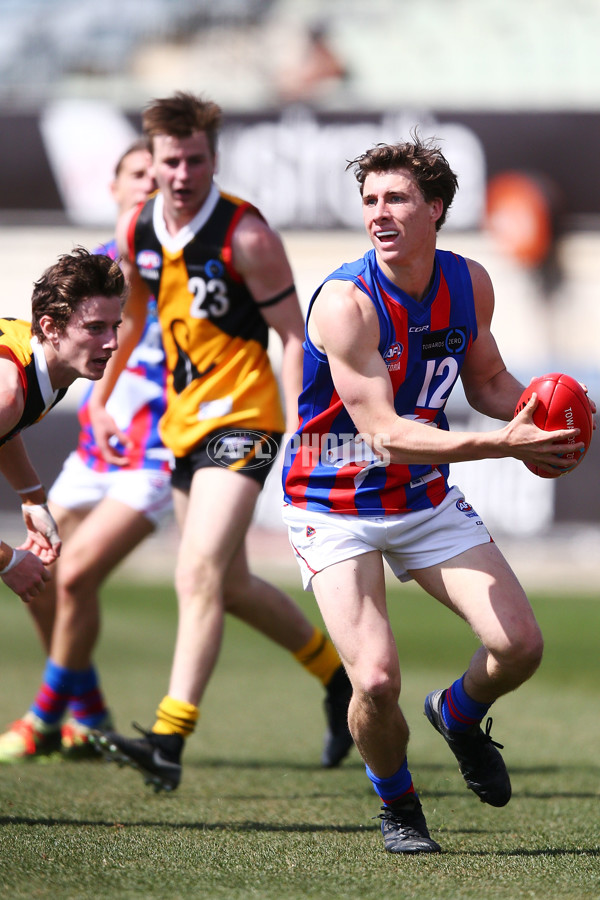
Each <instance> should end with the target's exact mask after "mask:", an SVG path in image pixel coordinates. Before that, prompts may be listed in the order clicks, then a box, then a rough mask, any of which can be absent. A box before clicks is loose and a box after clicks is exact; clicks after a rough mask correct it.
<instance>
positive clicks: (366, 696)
mask: <svg viewBox="0 0 600 900" xmlns="http://www.w3.org/2000/svg"><path fill="white" fill-rule="evenodd" d="M352 683H353V687H354V693H355V695H356V696H358V697H360V698H361V700H362V703H363V704H364V705H366V706H372V707H374V708H381V707H385V706H388V705H396V704H397V703H398V698H399V696H400V673H399V671H397V670H395V669H388V668H386V667H385V666H373V665H371V666H368V667H366V668H364V669H363V670H359V671H358V672H356V671H354V672H353V674H352Z"/></svg>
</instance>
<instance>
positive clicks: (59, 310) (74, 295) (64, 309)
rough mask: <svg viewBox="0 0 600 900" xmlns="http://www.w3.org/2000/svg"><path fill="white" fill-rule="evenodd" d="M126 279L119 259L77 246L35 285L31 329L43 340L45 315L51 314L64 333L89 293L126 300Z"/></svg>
mask: <svg viewBox="0 0 600 900" xmlns="http://www.w3.org/2000/svg"><path fill="white" fill-rule="evenodd" d="M125 294H126V282H125V277H124V275H123V273H122V272H121V269H120V268H119V264H118V262H115V260H114V259H110V257H108V256H102V255H101V254H95V253H90V251H89V250H86V249H85V247H75V249H74V250H73V251H72V252H71V253H65V254H63V255H62V256H60V257H59V258H58V261H57V262H56V263H55V264H54V265H53V266H50V267H49V268H47V269H46V271H45V272H44V274H43V275H42V276H41V278H39V279H38V280H37V281H36V282H35V284H34V286H33V294H32V296H31V333H32V334H34V335H35V336H36V337H37V338H38V339H39V340H40V341H44V340H45V338H44V334H43V332H42V330H41V328H40V319H41V318H42V316H50V317H51V318H52V319H53V320H54V322H55V324H56V326H57V328H58V330H59V331H60V332H62V333H64V331H65V329H66V327H67V324H68V322H69V319H70V318H71V316H72V315H73V313H74V312H75V310H76V309H77V308H78V307H79V306H80V305H81V303H82V302H83V301H84V300H86V299H88V298H89V297H98V296H100V297H121V299H122V300H124V298H125Z"/></svg>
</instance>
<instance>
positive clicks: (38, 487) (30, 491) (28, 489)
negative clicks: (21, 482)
mask: <svg viewBox="0 0 600 900" xmlns="http://www.w3.org/2000/svg"><path fill="white" fill-rule="evenodd" d="M43 487H44V485H43V484H32V485H31V487H26V488H18V489H17V494H33V492H34V491H39V490H41V489H42V488H43Z"/></svg>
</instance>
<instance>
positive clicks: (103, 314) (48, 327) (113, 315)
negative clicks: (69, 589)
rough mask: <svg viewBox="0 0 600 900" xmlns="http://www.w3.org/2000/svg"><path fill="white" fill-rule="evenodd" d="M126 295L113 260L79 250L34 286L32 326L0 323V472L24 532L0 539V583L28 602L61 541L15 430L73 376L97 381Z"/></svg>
mask: <svg viewBox="0 0 600 900" xmlns="http://www.w3.org/2000/svg"><path fill="white" fill-rule="evenodd" d="M124 292H125V281H124V279H123V276H122V274H121V271H120V269H119V267H118V266H117V265H116V264H115V263H114V262H113V261H112V260H110V259H109V258H108V257H106V256H92V255H90V254H89V253H88V251H87V250H84V249H83V248H78V249H76V250H74V251H73V252H72V253H70V254H65V255H64V256H61V257H60V258H59V260H58V262H57V263H55V264H54V265H53V266H50V268H48V269H46V271H45V272H44V274H43V275H42V277H41V278H40V279H39V280H38V281H37V282H36V283H35V285H34V289H33V294H32V299H31V308H32V312H31V323H30V322H24V321H21V320H19V319H11V318H4V319H0V471H1V472H2V474H3V475H4V477H5V478H6V480H7V481H8V482H9V484H10V485H11V487H13V488H14V490H15V491H16V492H17V494H19V496H20V497H21V508H22V512H23V518H24V521H25V527H26V529H27V537H26V540H25V541H24V543H23V544H22V545H21V547H19V548H16V549H15V548H13V547H10V546H9V545H8V544H7V543H5V542H4V541H2V542H0V578H2V581H3V582H4V583H5V584H6V585H7V587H9V588H10V589H11V590H12V591H14V592H15V593H16V594H18V595H19V596H20V597H21V599H22V600H24V601H25V602H26V603H29V602H33V601H34V599H35V598H36V597H37V596H38V595H39V593H40V591H43V589H44V585H45V583H46V582H47V581H48V579H49V577H50V576H49V574H48V571H47V569H46V566H47V565H49V564H50V563H53V562H55V561H56V559H57V558H58V555H59V553H60V550H61V541H60V537H59V534H58V529H57V525H56V522H55V520H54V519H53V517H52V515H51V514H50V512H49V509H48V506H47V503H46V494H45V491H44V488H43V486H42V485H41V484H40V480H39V477H38V475H37V472H36V470H35V468H34V467H33V465H32V463H31V461H30V459H29V457H28V455H27V451H26V449H25V445H24V443H23V439H22V437H21V432H22V431H23V429H24V428H28V427H29V426H31V425H33V424H35V423H36V422H38V421H39V420H40V419H41V418H43V416H45V415H46V414H47V413H48V412H49V411H50V410H51V409H52V407H53V406H55V405H56V404H57V403H58V402H59V400H61V399H62V398H63V397H64V395H65V394H66V391H67V388H68V387H69V386H70V385H71V384H72V383H73V382H74V381H75V380H76V379H77V378H88V379H90V380H91V381H97V380H98V379H99V378H101V377H102V375H103V374H104V370H105V368H106V364H107V362H108V360H109V359H110V357H111V354H112V353H113V351H114V350H115V349H116V347H117V328H118V326H119V324H120V322H121V303H122V300H123V295H124Z"/></svg>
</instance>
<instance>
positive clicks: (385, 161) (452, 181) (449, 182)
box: [346, 134, 458, 231]
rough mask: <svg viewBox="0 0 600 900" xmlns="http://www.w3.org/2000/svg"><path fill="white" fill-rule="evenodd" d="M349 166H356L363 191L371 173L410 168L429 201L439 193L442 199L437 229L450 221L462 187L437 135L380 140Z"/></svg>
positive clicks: (351, 167) (355, 171)
mask: <svg viewBox="0 0 600 900" xmlns="http://www.w3.org/2000/svg"><path fill="white" fill-rule="evenodd" d="M346 169H353V171H354V175H355V176H356V180H357V181H358V184H359V188H360V192H361V195H362V192H363V188H364V184H365V179H366V177H367V175H370V174H371V173H373V172H393V171H395V170H396V169H407V170H408V171H409V172H410V173H411V175H412V176H413V177H414V179H415V181H416V182H417V184H418V186H419V190H420V191H421V193H422V194H423V197H424V198H425V200H426V201H427V202H428V203H430V202H431V201H432V200H435V199H437V198H438V197H439V199H440V200H441V201H442V204H443V212H442V215H441V216H440V218H439V219H438V220H437V222H436V225H435V227H436V230H437V231H439V230H440V228H441V227H442V225H443V224H444V222H445V221H446V213H447V212H448V210H449V208H450V205H451V204H452V201H453V199H454V195H455V194H456V191H457V189H458V178H457V177H456V175H455V173H454V172H453V171H452V169H451V168H450V164H449V163H448V160H447V159H446V157H445V156H444V154H443V153H442V151H441V150H440V148H439V147H438V146H437V145H436V144H435V143H434V139H433V138H432V139H430V140H427V141H423V140H421V138H420V137H419V136H418V135H417V134H414V135H413V139H412V140H411V141H402V142H399V143H397V144H376V145H375V146H374V147H371V149H370V150H367V151H366V152H365V153H362V154H361V155H360V156H357V157H356V159H352V160H350V162H349V163H348V165H347V166H346Z"/></svg>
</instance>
